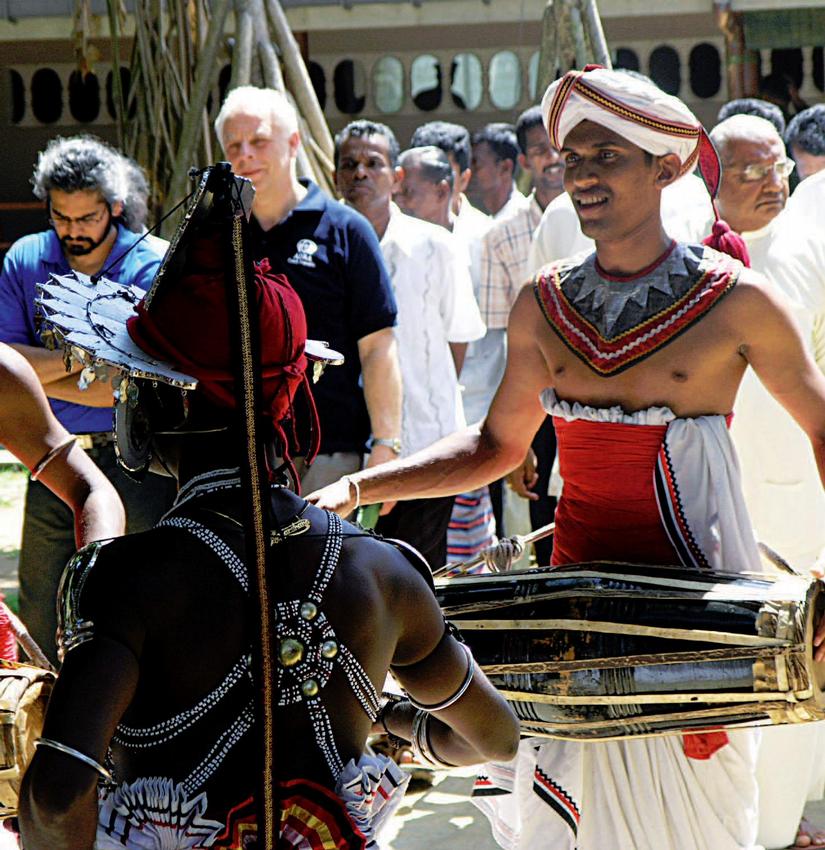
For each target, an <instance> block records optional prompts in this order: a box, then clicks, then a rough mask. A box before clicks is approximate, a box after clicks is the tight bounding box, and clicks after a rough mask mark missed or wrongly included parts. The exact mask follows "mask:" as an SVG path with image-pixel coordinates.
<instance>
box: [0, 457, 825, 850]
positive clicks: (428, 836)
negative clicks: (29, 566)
mask: <svg viewBox="0 0 825 850" xmlns="http://www.w3.org/2000/svg"><path fill="white" fill-rule="evenodd" d="M13 460H14V459H13V458H12V457H11V456H10V455H8V453H7V452H3V451H1V450H0V592H2V593H4V594H5V595H6V598H7V600H8V602H9V603H10V604H11V605H12V606H13V607H14V606H15V604H16V599H17V555H18V550H19V548H20V531H21V528H22V521H23V495H24V492H25V483H26V479H25V475H24V473H23V472H22V471H21V470H20V468H19V467H14V466H10V465H9V464H10V463H12V462H13ZM474 776H475V771H474V769H473V768H464V769H461V770H455V771H451V772H449V773H446V772H440V773H437V774H436V776H435V783H434V784H433V786H432V787H428V788H421V787H418V788H416V787H415V786H413V787H412V788H411V789H410V790H409V791H408V793H407V796H406V797H405V798H404V801H403V803H402V805H401V808H400V809H399V811H398V813H397V815H396V817H395V818H394V819H393V821H392V822H391V823H390V824H389V825H388V826H387V829H386V831H385V832H384V834H383V839H384V842H383V843H384V846H385V847H386V850H444V849H445V848H449V850H495V848H496V847H497V845H496V844H495V842H494V841H493V839H492V838H491V836H490V830H489V828H488V826H487V821H486V818H485V817H484V816H483V815H481V814H480V813H479V812H478V810H477V809H476V808H475V807H474V806H473V805H472V804H470V802H469V800H468V796H469V792H470V789H471V787H472V784H473V778H474ZM805 814H806V816H807V817H808V818H810V819H811V821H812V822H813V823H816V824H822V825H823V826H825V802H822V801H819V802H816V803H809V804H808V805H807V807H806V809H805ZM617 850H632V848H617ZM708 850H712V849H711V848H708Z"/></svg>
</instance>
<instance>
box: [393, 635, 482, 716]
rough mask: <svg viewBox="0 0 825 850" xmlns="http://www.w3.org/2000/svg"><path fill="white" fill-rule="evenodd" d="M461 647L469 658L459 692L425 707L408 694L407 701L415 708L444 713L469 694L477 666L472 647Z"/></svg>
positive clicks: (465, 645) (463, 644)
mask: <svg viewBox="0 0 825 850" xmlns="http://www.w3.org/2000/svg"><path fill="white" fill-rule="evenodd" d="M459 646H460V647H461V648H462V649H463V650H464V654H465V655H466V656H467V672H466V673H465V674H464V681H463V682H462V683H461V684H460V685H459V686H458V690H457V691H456V692H455V693H454V694H452V695H451V696H448V697H447V699H445V700H442V701H441V702H437V703H433V704H432V705H424V703H421V702H417V701H416V700H414V699H413V698H412V697H411V696H410V695H409V694H407V699H408V700H409V701H410V702H411V703H412V704H413V706H415V708H417V709H419V710H421V711H443V710H444V709H445V708H449V707H450V706H451V705H453V704H454V703H456V702H458V701H459V700H460V699H461V697H463V696H464V694H465V693H466V692H467V688H469V687H470V683H471V682H472V681H473V676H474V675H475V672H476V665H475V662H474V661H473V653H472V652H471V651H470V647H469V646H467V644H466V643H460V644H459Z"/></svg>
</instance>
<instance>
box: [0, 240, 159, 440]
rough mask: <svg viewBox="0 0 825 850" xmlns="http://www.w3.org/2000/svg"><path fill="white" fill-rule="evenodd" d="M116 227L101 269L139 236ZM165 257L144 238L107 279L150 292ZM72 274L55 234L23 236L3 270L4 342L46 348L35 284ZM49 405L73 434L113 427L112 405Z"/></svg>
mask: <svg viewBox="0 0 825 850" xmlns="http://www.w3.org/2000/svg"><path fill="white" fill-rule="evenodd" d="M116 227H117V236H116V238H115V241H114V244H113V245H112V249H111V251H109V256H108V257H107V258H106V261H105V262H104V263H103V266H102V267H101V268H103V269H107V268H108V266H109V264H110V263H111V262H112V261H113V260H118V257H121V255H122V254H123V253H124V252H125V251H127V250H128V248H129V247H130V246H131V245H134V243H135V242H136V241H137V240H138V239H139V238H140V236H139V234H136V233H132V231H131V230H128V229H127V228H125V227H123V226H121V225H116ZM162 259H163V257H162V255H161V254H160V253H158V250H157V249H156V248H155V247H153V246H152V245H151V244H150V241H149V240H148V239H146V240H144V241H143V242H141V243H140V244H139V245H137V246H136V247H135V248H134V249H133V250H131V251H129V253H128V254H126V256H125V257H123V258H122V259H120V260H118V261H117V262H116V263H115V264H114V266H113V267H112V268H111V269H110V270H109V271H107V273H106V277H108V278H110V279H111V280H114V281H117V282H118V283H123V284H133V285H134V286H139V287H140V288H141V289H148V288H149V286H150V284H151V283H152V280H153V278H154V276H155V272H156V271H157V270H158V267H159V266H160V263H161V260H162ZM70 271H71V267H70V266H69V263H68V262H67V260H66V257H65V256H64V255H63V249H62V248H61V247H60V240H59V239H58V238H57V235H56V234H55V232H54V231H53V230H44V231H43V232H41V233H32V234H30V235H29V236H24V237H23V238H22V239H18V240H17V242H15V243H14V245H12V246H11V248H9V251H8V253H7V254H6V257H5V259H4V261H3V271H2V272H0V342H6V343H18V344H21V345H32V346H38V347H41V348H42V343H41V341H40V335H39V334H38V333H37V331H36V330H35V324H34V316H35V306H34V299H35V295H36V285H37V284H38V283H45V282H46V281H47V280H48V279H49V275H50V274H52V273H54V274H68V273H69V272H70ZM47 392H48V390H47ZM49 403H50V404H51V407H52V410H53V411H54V415H55V416H56V417H57V419H58V421H59V422H60V424H61V425H62V426H63V427H64V428H65V429H66V430H67V431H70V432H71V433H73V434H93V433H97V432H100V431H110V430H111V429H112V409H111V408H109V407H89V406H88V405H85V404H75V403H74V402H70V401H60V400H59V399H49Z"/></svg>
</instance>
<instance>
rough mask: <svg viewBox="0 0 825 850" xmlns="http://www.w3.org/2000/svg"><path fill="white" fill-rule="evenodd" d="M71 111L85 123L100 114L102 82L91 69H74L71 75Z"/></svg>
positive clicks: (76, 118)
mask: <svg viewBox="0 0 825 850" xmlns="http://www.w3.org/2000/svg"><path fill="white" fill-rule="evenodd" d="M69 112H71V114H72V117H73V118H74V119H75V120H76V121H82V122H83V123H84V124H86V123H88V122H89V121H94V120H95V118H97V116H98V115H99V114H100V83H99V82H98V79H97V76H96V75H95V74H93V73H92V72H91V71H90V72H88V73H86V74H84V73H83V72H82V71H72V73H71V74H70V75H69Z"/></svg>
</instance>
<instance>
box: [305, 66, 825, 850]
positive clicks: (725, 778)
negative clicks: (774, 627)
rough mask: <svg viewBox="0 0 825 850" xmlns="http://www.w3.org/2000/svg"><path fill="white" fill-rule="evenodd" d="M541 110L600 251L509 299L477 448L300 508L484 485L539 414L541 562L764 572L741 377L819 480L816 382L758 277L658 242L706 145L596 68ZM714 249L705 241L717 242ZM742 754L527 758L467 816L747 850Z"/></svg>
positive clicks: (664, 101) (472, 441) (712, 164)
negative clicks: (547, 464)
mask: <svg viewBox="0 0 825 850" xmlns="http://www.w3.org/2000/svg"><path fill="white" fill-rule="evenodd" d="M543 110H544V114H545V124H546V126H547V128H548V131H549V135H550V141H551V143H552V144H553V146H554V147H555V148H556V149H557V150H559V151H560V152H561V154H562V156H563V159H564V162H565V176H564V181H565V189H566V191H567V192H568V193H569V194H570V195H571V198H572V201H573V204H574V206H575V209H576V211H577V214H578V216H579V219H580V221H581V224H582V229H583V230H584V232H585V234H586V235H588V236H590V237H591V238H593V239H594V240H595V242H596V252H595V254H591V255H589V256H588V257H586V258H585V259H584V260H582V259H581V258H574V259H572V260H567V261H562V262H560V263H558V264H554V265H551V266H550V267H548V268H546V269H544V270H543V272H542V273H541V274H540V275H538V276H537V278H536V280H535V281H534V286H533V287H526V288H525V289H523V290H522V291H521V294H520V295H519V297H518V299H517V300H516V303H515V305H514V307H513V310H512V313H511V318H510V324H509V326H508V339H509V358H508V363H507V371H506V373H505V376H504V380H503V381H502V384H501V386H500V387H499V390H498V392H497V394H496V397H495V400H494V402H493V405H492V408H491V410H490V413H489V415H488V417H487V419H486V421H485V423H484V424H483V426H482V427H481V429H473V428H469V429H468V430H467V431H465V432H463V433H460V434H457V435H455V436H453V437H451V438H447V439H445V440H442V441H441V442H440V443H439V444H437V445H436V446H434V447H433V448H432V449H430V450H427V451H425V452H422V453H419V454H418V455H417V456H413V457H412V458H408V459H406V460H404V461H402V462H400V463H393V464H390V465H387V466H385V467H381V468H379V469H375V470H369V471H366V472H362V473H358V474H357V475H355V476H352V477H351V478H350V479H349V480H348V481H345V482H339V483H337V484H335V485H332V486H331V487H329V488H327V489H326V490H325V491H322V492H321V493H318V494H315V495H314V496H313V497H312V498H313V499H314V500H315V501H316V502H317V503H319V504H322V505H325V506H327V507H332V508H334V509H337V510H339V511H342V512H346V511H348V510H349V509H350V508H351V506H352V504H353V503H354V501H355V498H356V495H358V496H360V499H361V501H362V502H372V501H373V500H383V499H398V498H411V497H414V496H415V497H422V496H425V495H427V496H430V495H431V496H437V495H442V494H446V493H450V492H456V491H457V490H466V489H468V488H471V487H477V486H479V485H481V484H483V483H484V482H486V481H490V480H491V479H493V478H495V477H496V476H498V475H501V474H502V473H503V472H504V471H506V470H507V469H509V468H511V467H512V466H514V465H515V464H516V463H518V462H519V461H520V460H521V458H522V457H523V456H524V455H525V453H526V451H527V447H528V446H529V444H530V441H531V439H532V437H533V435H534V434H535V432H536V430H537V429H538V427H539V425H540V424H541V422H542V421H543V419H544V416H545V414H546V413H550V414H551V415H553V417H554V424H555V427H556V434H557V438H558V444H559V457H560V462H561V472H562V475H563V477H564V480H565V489H564V492H563V493H562V496H561V499H560V500H559V505H558V508H557V511H556V537H555V540H554V544H553V560H552V563H553V564H554V565H563V564H569V563H576V562H586V561H594V560H596V561H621V562H635V563H640V564H662V563H672V564H678V563H683V564H685V565H690V566H691V567H698V566H699V565H700V564H704V565H706V566H709V567H711V568H714V569H723V568H724V569H728V570H748V571H756V572H758V571H759V570H760V569H761V564H760V559H759V553H758V550H757V547H756V542H755V540H754V537H753V534H752V532H751V530H750V526H749V522H748V520H747V514H746V512H745V509H744V504H743V499H742V495H741V491H740V490H739V488H738V486H737V465H736V461H735V457H734V455H733V450H732V444H731V442H730V440H729V437H728V434H727V425H726V416H727V414H728V413H729V412H730V411H731V409H732V408H733V402H734V398H735V395H736V391H737V388H738V386H739V383H740V381H741V379H742V375H743V374H744V372H745V370H746V369H747V367H748V365H751V366H752V367H753V368H754V369H755V370H756V372H757V373H758V374H759V375H760V377H761V378H762V380H763V381H764V382H765V384H766V385H767V386H768V387H769V388H770V389H771V390H772V391H774V392H775V393H778V394H781V395H782V399H783V403H784V404H785V405H786V407H787V408H788V409H789V410H791V411H793V415H794V417H795V418H796V420H797V422H799V423H800V425H802V427H803V429H804V430H805V432H806V433H807V434H808V436H809V438H810V440H811V443H812V445H813V448H814V450H815V456H816V459H817V463H818V465H819V470H820V475H821V477H822V478H823V479H825V378H823V376H822V374H821V372H820V371H819V370H818V369H817V368H816V364H815V363H814V362H813V361H812V360H811V359H810V357H809V356H808V355H807V353H806V351H805V347H804V344H803V342H802V340H801V339H800V338H799V334H798V332H797V330H796V328H795V326H794V324H793V319H792V317H791V316H790V314H789V313H788V311H787V310H786V308H785V307H784V305H783V304H782V303H781V302H780V301H779V299H778V298H777V297H776V296H775V295H774V294H773V292H772V288H771V287H770V285H769V284H768V283H767V282H766V281H765V280H764V279H763V278H761V277H760V276H759V275H757V274H755V273H753V272H750V271H749V270H747V269H746V268H744V267H743V265H742V264H741V263H740V262H738V261H736V260H734V259H733V258H731V257H729V256H726V255H725V254H721V253H719V252H717V251H715V250H713V249H711V248H708V247H707V246H705V245H702V244H696V245H685V244H679V243H677V242H676V241H675V240H673V239H672V238H671V237H670V236H669V235H668V234H667V232H666V231H665V229H664V227H663V226H662V219H661V213H660V202H661V195H662V192H663V190H664V188H665V187H666V186H669V185H671V184H672V183H674V182H675V181H676V180H677V179H678V178H679V177H680V176H681V175H682V174H684V173H686V172H687V171H688V170H691V169H692V168H693V167H694V165H695V164H696V162H697V159H698V160H699V161H700V162H701V163H702V165H703V169H704V170H705V173H706V177H707V179H708V181H709V183H710V185H712V186H715V185H718V179H719V170H720V169H719V163H718V160H717V159H716V156H715V153H714V151H713V148H712V146H711V145H710V143H709V142H708V140H707V136H706V134H705V132H704V130H703V128H702V127H701V125H700V124H699V122H698V121H697V120H696V118H695V117H694V116H693V115H692V113H691V112H690V111H689V110H688V109H687V107H686V106H685V105H684V104H683V103H682V102H681V101H679V100H678V99H676V98H674V97H670V96H668V95H665V94H664V93H663V92H661V91H660V90H659V89H657V88H656V87H655V86H652V85H651V84H650V83H647V82H644V81H639V80H635V79H633V78H631V77H629V76H628V75H624V74H618V73H615V72H612V71H607V70H604V69H598V70H590V71H588V72H578V71H575V72H573V71H571V72H569V73H568V74H566V75H565V76H564V77H562V78H561V79H560V80H558V81H556V82H555V83H553V84H552V85H551V86H550V88H549V89H548V91H547V93H546V94H545V97H544V101H543ZM723 234H725V227H724V225H723V224H722V223H720V224H719V225H718V226H717V227H715V237H716V239H717V240H718V239H719V237H720V236H722V235H723ZM725 235H726V236H727V237H728V242H734V241H735V240H734V239H731V238H730V236H731V234H725ZM660 457H662V458H665V460H662V461H661V463H660V462H659V459H660ZM657 471H658V474H659V477H658V479H657V477H656V475H657ZM356 485H357V487H356ZM677 488H678V489H677ZM356 489H357V490H358V494H356V492H355V491H356ZM680 497H681V498H680ZM720 504H721V505H725V509H724V510H714V508H713V506H715V505H720ZM674 517H675V518H676V521H674ZM822 637H823V634H822V631H821V630H820V632H819V633H818V634H817V635H816V638H815V642H816V643H817V645H819V643H821V641H822ZM817 655H818V656H825V647H820V648H819V649H818V650H817ZM756 744H757V741H756V738H755V733H751V732H749V731H741V730H740V731H737V732H735V733H731V734H730V735H729V736H728V735H727V734H726V733H724V732H709V733H705V734H702V735H698V736H697V735H694V734H691V735H686V736H684V738H682V737H679V736H677V737H666V738H646V739H637V740H629V741H621V742H598V743H596V744H586V743H578V742H559V741H553V742H549V743H542V742H540V741H536V740H531V739H528V740H527V741H524V742H522V746H521V748H520V754H519V758H518V759H517V760H516V762H514V763H512V764H511V765H510V766H509V767H505V768H504V769H503V770H502V771H501V772H499V773H498V775H497V776H490V777H489V778H488V779H487V780H486V781H485V782H484V785H483V788H482V789H480V790H483V791H484V792H485V796H480V797H478V798H477V802H478V804H479V805H480V806H483V807H484V809H485V811H486V812H487V813H488V814H489V816H490V817H491V819H492V821H493V826H494V832H495V835H496V838H497V840H498V841H499V843H501V844H502V846H504V847H506V848H509V850H516V848H527V847H531V848H532V847H553V848H558V850H573V848H579V850H593V849H594V848H599V850H601V848H604V847H617V848H619V847H620V848H623V850H624V848H645V850H647V849H648V848H657V850H708V848H713V850H756V847H757V845H756V806H757V801H756V797H757V789H756V782H755V778H754V769H755V760H756Z"/></svg>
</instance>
